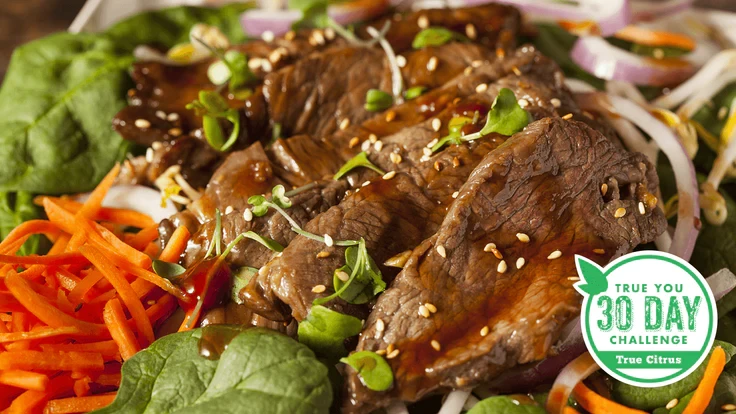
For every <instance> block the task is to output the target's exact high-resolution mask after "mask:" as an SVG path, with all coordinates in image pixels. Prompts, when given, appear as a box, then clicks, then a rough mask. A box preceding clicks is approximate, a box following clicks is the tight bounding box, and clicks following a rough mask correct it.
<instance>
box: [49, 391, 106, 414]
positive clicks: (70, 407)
mask: <svg viewBox="0 0 736 414" xmlns="http://www.w3.org/2000/svg"><path fill="white" fill-rule="evenodd" d="M113 400H115V394H105V395H90V396H86V397H71V398H61V399H58V400H51V401H49V402H48V403H47V404H46V409H45V410H44V414H69V413H86V412H90V411H94V410H98V409H100V408H104V407H107V406H108V405H110V404H112V402H113Z"/></svg>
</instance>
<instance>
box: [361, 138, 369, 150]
mask: <svg viewBox="0 0 736 414" xmlns="http://www.w3.org/2000/svg"><path fill="white" fill-rule="evenodd" d="M360 149H361V150H363V151H368V150H369V149H371V142H370V141H368V140H365V141H363V143H362V144H360Z"/></svg>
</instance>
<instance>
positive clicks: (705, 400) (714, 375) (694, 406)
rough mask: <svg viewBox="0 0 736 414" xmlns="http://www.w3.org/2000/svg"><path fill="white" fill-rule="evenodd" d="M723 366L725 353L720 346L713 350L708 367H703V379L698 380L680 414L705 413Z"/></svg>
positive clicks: (724, 364)
mask: <svg viewBox="0 0 736 414" xmlns="http://www.w3.org/2000/svg"><path fill="white" fill-rule="evenodd" d="M725 366H726V353H725V352H724V351H723V348H721V347H720V346H717V347H715V348H713V352H712V353H711V355H710V359H709V360H708V365H706V366H705V373H703V379H701V380H700V384H698V388H696V389H695V392H694V393H693V397H692V398H691V399H690V402H688V403H687V407H685V409H684V410H683V411H682V414H700V413H704V412H705V409H706V408H708V404H710V400H711V398H713V391H714V389H715V386H716V382H718V377H720V376H721V373H722V372H723V367H725Z"/></svg>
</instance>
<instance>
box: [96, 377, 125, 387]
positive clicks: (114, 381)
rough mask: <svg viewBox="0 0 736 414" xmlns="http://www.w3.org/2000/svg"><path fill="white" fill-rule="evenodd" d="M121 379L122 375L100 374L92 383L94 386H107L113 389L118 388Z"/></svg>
mask: <svg viewBox="0 0 736 414" xmlns="http://www.w3.org/2000/svg"><path fill="white" fill-rule="evenodd" d="M121 379H122V375H120V374H100V375H98V376H97V379H96V380H94V381H93V382H94V383H95V384H100V385H109V386H113V387H119V386H120V380H121Z"/></svg>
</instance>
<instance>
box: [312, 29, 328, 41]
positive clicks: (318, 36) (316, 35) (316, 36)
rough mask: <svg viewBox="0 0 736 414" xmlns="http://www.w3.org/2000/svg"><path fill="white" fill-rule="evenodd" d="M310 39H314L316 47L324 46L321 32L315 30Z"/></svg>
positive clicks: (323, 37)
mask: <svg viewBox="0 0 736 414" xmlns="http://www.w3.org/2000/svg"><path fill="white" fill-rule="evenodd" d="M312 37H313V38H314V41H315V42H316V43H317V44H318V45H324V44H325V36H324V35H323V34H322V31H321V30H315V31H313V32H312Z"/></svg>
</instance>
